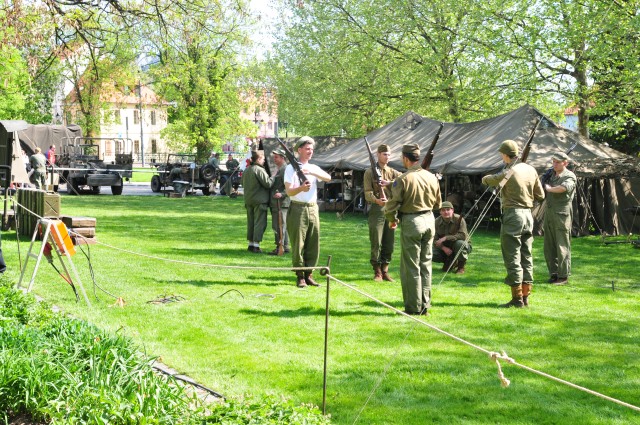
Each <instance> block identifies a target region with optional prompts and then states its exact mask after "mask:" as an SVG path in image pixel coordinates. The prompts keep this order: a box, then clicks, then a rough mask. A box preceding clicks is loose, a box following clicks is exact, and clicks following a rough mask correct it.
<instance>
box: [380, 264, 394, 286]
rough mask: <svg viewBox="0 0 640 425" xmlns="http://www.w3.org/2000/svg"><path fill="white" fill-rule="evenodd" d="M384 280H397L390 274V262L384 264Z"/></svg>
mask: <svg viewBox="0 0 640 425" xmlns="http://www.w3.org/2000/svg"><path fill="white" fill-rule="evenodd" d="M382 280H386V281H387V282H395V280H393V278H392V277H391V276H389V263H386V264H382Z"/></svg>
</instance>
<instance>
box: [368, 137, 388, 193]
mask: <svg viewBox="0 0 640 425" xmlns="http://www.w3.org/2000/svg"><path fill="white" fill-rule="evenodd" d="M364 144H365V145H366V146H367V151H368V152H369V162H371V176H372V177H373V181H374V183H373V184H374V186H375V187H376V189H378V190H379V191H380V200H381V201H382V202H387V197H386V196H385V195H384V189H382V184H381V182H382V172H381V171H380V169H379V168H378V165H377V163H376V159H375V157H374V156H373V152H372V151H371V145H369V141H368V140H367V136H364Z"/></svg>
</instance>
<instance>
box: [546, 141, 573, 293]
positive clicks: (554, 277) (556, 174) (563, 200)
mask: <svg viewBox="0 0 640 425" xmlns="http://www.w3.org/2000/svg"><path fill="white" fill-rule="evenodd" d="M552 161H553V173H552V174H551V177H550V178H549V180H548V181H547V182H545V184H544V190H545V192H547V196H546V210H545V212H544V222H543V229H544V258H545V260H546V262H547V269H549V283H553V284H554V285H565V284H566V283H567V282H568V279H569V275H570V274H571V223H572V222H573V196H574V195H575V191H576V175H575V174H574V173H573V172H572V171H570V170H569V169H568V168H567V165H568V164H569V156H568V155H567V154H565V153H564V152H557V153H555V154H554V155H553V157H552Z"/></svg>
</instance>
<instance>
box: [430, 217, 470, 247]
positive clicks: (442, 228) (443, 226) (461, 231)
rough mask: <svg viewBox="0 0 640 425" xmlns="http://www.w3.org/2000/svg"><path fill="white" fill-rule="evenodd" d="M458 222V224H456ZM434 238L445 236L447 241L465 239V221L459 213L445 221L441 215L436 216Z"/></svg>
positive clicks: (466, 233)
mask: <svg viewBox="0 0 640 425" xmlns="http://www.w3.org/2000/svg"><path fill="white" fill-rule="evenodd" d="M458 223H460V225H458ZM435 226H436V237H435V238H436V239H440V238H441V237H443V236H445V237H446V240H447V242H455V241H466V240H467V236H468V235H469V234H468V232H467V222H466V221H464V218H462V217H460V214H454V215H453V217H452V218H451V220H449V221H446V220H445V219H444V218H442V216H440V217H438V218H436V223H435Z"/></svg>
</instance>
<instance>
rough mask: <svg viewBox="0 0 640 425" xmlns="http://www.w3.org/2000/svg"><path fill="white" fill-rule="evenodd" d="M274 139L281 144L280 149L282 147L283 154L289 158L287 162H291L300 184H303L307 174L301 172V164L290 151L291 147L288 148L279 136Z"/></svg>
mask: <svg viewBox="0 0 640 425" xmlns="http://www.w3.org/2000/svg"><path fill="white" fill-rule="evenodd" d="M276 140H278V143H280V146H282V149H284V154H285V155H286V157H287V159H288V160H289V164H291V166H292V167H293V170H294V171H295V172H296V174H297V175H298V180H300V184H303V183H304V182H306V181H307V176H305V175H304V173H303V172H302V167H301V165H302V164H300V162H298V160H297V159H296V157H295V156H294V155H293V152H291V149H289V147H288V146H287V145H285V144H284V142H283V141H282V140H280V138H279V137H276Z"/></svg>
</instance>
